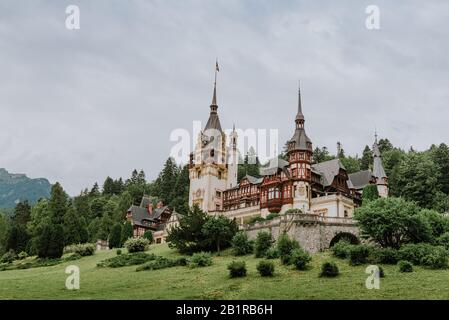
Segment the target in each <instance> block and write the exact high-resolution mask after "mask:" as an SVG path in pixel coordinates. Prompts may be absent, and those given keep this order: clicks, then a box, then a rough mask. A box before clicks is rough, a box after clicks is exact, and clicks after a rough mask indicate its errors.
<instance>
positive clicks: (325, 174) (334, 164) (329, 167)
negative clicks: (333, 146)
mask: <svg viewBox="0 0 449 320" xmlns="http://www.w3.org/2000/svg"><path fill="white" fill-rule="evenodd" d="M312 169H313V170H315V171H317V172H318V173H319V174H320V175H321V178H322V183H323V186H325V187H328V186H330V185H331V184H332V182H333V181H334V178H335V176H336V175H338V173H339V172H340V169H343V170H346V168H345V166H344V165H343V163H341V161H340V159H333V160H330V161H325V162H321V163H317V164H314V165H312Z"/></svg>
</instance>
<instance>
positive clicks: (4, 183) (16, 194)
mask: <svg viewBox="0 0 449 320" xmlns="http://www.w3.org/2000/svg"><path fill="white" fill-rule="evenodd" d="M50 189H51V184H50V182H48V180H47V179H43V178H40V179H30V178H28V177H27V176H26V175H24V174H12V173H9V172H8V171H6V170H5V169H3V168H0V208H12V207H14V206H15V205H16V204H17V203H18V202H20V201H25V200H28V201H29V202H30V203H35V202H36V201H37V200H39V199H40V198H42V197H48V196H49V195H50Z"/></svg>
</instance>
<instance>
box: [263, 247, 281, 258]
mask: <svg viewBox="0 0 449 320" xmlns="http://www.w3.org/2000/svg"><path fill="white" fill-rule="evenodd" d="M265 258H267V259H277V258H279V252H278V250H277V249H276V247H271V248H270V249H268V250H267V253H266V254H265Z"/></svg>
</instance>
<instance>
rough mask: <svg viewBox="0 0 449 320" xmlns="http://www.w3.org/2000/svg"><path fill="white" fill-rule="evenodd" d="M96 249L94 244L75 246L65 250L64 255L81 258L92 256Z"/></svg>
mask: <svg viewBox="0 0 449 320" xmlns="http://www.w3.org/2000/svg"><path fill="white" fill-rule="evenodd" d="M95 250H96V247H95V244H94V243H84V244H73V245H70V246H67V247H65V248H64V253H74V254H78V255H80V256H81V257H86V256H92V255H93V254H94V253H95Z"/></svg>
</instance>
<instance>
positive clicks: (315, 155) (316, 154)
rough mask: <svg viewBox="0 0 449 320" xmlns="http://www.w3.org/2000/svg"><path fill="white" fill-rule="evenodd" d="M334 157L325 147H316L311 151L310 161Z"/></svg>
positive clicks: (322, 160)
mask: <svg viewBox="0 0 449 320" xmlns="http://www.w3.org/2000/svg"><path fill="white" fill-rule="evenodd" d="M334 158H335V157H334V156H332V155H330V154H329V151H328V150H327V148H326V147H323V148H319V147H316V148H315V149H314V150H313V152H312V162H313V163H321V162H325V161H329V160H332V159H334Z"/></svg>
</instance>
